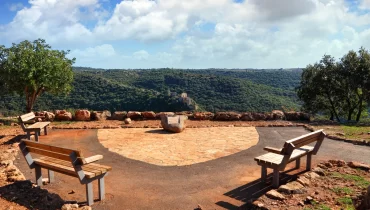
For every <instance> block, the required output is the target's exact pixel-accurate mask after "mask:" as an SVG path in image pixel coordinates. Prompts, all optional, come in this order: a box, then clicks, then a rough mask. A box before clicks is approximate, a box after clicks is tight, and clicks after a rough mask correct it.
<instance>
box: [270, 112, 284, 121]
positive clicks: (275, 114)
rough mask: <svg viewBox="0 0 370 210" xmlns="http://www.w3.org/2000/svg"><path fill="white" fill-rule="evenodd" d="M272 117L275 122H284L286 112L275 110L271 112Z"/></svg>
mask: <svg viewBox="0 0 370 210" xmlns="http://www.w3.org/2000/svg"><path fill="white" fill-rule="evenodd" d="M271 115H272V119H273V120H284V119H285V115H284V112H282V111H280V110H273V111H272V112H271Z"/></svg>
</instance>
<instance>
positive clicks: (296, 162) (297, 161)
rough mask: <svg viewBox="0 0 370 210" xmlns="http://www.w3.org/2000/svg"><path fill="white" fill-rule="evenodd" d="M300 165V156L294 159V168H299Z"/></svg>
mask: <svg viewBox="0 0 370 210" xmlns="http://www.w3.org/2000/svg"><path fill="white" fill-rule="evenodd" d="M300 167H301V158H298V159H297V160H296V161H295V168H297V169H298V168H300Z"/></svg>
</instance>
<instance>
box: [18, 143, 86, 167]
mask: <svg viewBox="0 0 370 210" xmlns="http://www.w3.org/2000/svg"><path fill="white" fill-rule="evenodd" d="M19 146H20V148H21V150H22V153H23V155H24V156H25V157H26V155H29V157H30V158H31V159H32V156H31V154H32V153H34V154H38V155H41V156H47V157H51V158H56V159H60V160H65V161H70V162H71V163H72V165H73V166H77V165H83V164H84V157H83V156H82V152H81V151H80V150H74V149H67V148H63V147H57V146H52V145H48V144H43V143H38V142H34V141H29V140H22V141H21V143H20V145H19ZM26 160H27V157H26ZM27 162H28V160H27ZM31 162H32V160H31Z"/></svg>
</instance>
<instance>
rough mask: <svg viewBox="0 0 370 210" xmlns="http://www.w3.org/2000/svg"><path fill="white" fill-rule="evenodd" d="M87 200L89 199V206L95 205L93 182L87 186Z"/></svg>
mask: <svg viewBox="0 0 370 210" xmlns="http://www.w3.org/2000/svg"><path fill="white" fill-rule="evenodd" d="M86 198H87V205H88V206H91V205H93V204H94V194H93V185H92V182H89V183H87V184H86Z"/></svg>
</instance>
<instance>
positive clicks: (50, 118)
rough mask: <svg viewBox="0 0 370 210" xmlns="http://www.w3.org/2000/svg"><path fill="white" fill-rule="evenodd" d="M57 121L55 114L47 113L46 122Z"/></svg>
mask: <svg viewBox="0 0 370 210" xmlns="http://www.w3.org/2000/svg"><path fill="white" fill-rule="evenodd" d="M54 119H55V114H54V113H52V112H45V121H50V122H53V121H54Z"/></svg>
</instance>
